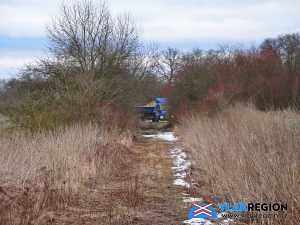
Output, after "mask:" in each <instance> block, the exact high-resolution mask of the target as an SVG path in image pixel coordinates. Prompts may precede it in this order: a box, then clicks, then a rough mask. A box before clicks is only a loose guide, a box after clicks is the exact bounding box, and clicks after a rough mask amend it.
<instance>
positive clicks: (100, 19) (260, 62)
mask: <svg viewBox="0 0 300 225" xmlns="http://www.w3.org/2000/svg"><path fill="white" fill-rule="evenodd" d="M46 32H47V40H48V42H47V46H46V53H47V56H46V57H45V58H43V59H37V60H36V61H35V62H33V63H31V64H27V65H25V66H24V67H23V68H22V69H20V70H19V73H18V74H17V78H13V79H10V80H8V81H6V82H2V84H1V86H0V99H1V101H0V104H1V105H0V106H1V111H2V113H6V114H9V116H10V118H11V119H12V120H13V121H15V123H16V124H19V125H20V126H23V127H26V128H29V129H40V128H50V129H56V127H57V126H60V125H67V124H70V123H74V122H75V121H76V122H84V121H90V120H93V121H96V122H97V123H101V124H105V123H107V124H110V123H111V121H115V122H116V125H117V126H120V127H121V128H123V127H127V126H128V123H130V121H131V119H130V118H134V114H135V113H134V112H135V108H136V106H137V105H142V104H145V103H147V102H149V101H151V100H153V99H154V98H155V97H158V96H161V97H168V98H169V103H170V109H171V110H172V113H173V114H175V115H182V114H183V113H187V112H191V113H193V112H196V113H198V112H210V111H218V110H219V109H222V107H224V106H225V105H227V104H230V103H232V102H234V101H249V100H251V101H253V102H254V103H255V104H256V106H257V107H258V108H259V109H261V110H268V109H271V108H276V109H282V108H286V107H296V108H299V98H300V89H299V86H300V85H299V76H300V71H299V70H300V62H299V60H300V59H299V57H300V34H299V33H292V34H285V35H280V36H278V37H276V38H267V39H265V40H264V41H263V43H262V44H261V45H260V46H259V47H251V48H248V49H245V48H243V47H236V46H220V47H219V48H217V49H215V50H209V51H203V50H201V49H194V50H192V51H190V52H181V51H180V50H178V49H176V48H171V47H170V48H167V49H166V50H163V51H160V50H159V48H158V46H157V45H156V44H153V43H148V42H146V41H145V40H143V38H142V35H141V30H140V29H139V26H138V25H137V24H136V23H135V21H134V20H133V18H132V16H131V15H130V14H129V13H121V14H118V15H117V16H113V15H112V14H111V13H110V11H109V8H108V7H107V5H106V4H105V3H104V2H100V3H97V4H96V3H93V2H92V1H88V0H86V1H83V2H82V1H81V2H79V1H78V2H74V3H70V4H66V3H62V4H61V6H60V14H59V15H58V16H56V17H53V19H52V21H51V22H50V23H49V24H47V25H46Z"/></svg>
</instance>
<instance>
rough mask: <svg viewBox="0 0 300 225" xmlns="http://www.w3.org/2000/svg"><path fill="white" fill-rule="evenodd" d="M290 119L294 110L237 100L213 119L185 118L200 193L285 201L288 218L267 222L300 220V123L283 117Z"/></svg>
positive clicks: (231, 199) (221, 199) (222, 199)
mask: <svg viewBox="0 0 300 225" xmlns="http://www.w3.org/2000/svg"><path fill="white" fill-rule="evenodd" d="M293 118H299V115H298V114H297V113H296V112H294V111H292V110H286V111H276V112H275V111H270V112H260V111H257V110H256V109H254V107H252V106H251V105H250V106H249V105H248V106H245V105H242V104H236V105H235V106H234V107H231V108H229V109H227V110H225V111H223V112H222V114H221V115H219V116H217V117H216V118H208V117H204V116H203V117H198V118H190V119H188V120H184V121H183V123H182V126H181V127H180V133H181V136H182V142H183V144H184V145H185V146H187V147H188V148H189V149H190V150H191V154H192V158H193V159H194V160H195V162H196V164H195V165H194V166H195V168H196V177H195V179H197V181H198V182H199V183H200V184H201V185H202V188H201V192H202V194H204V192H205V191H204V190H207V191H206V194H208V196H210V198H211V199H212V200H214V201H215V202H225V201H228V202H231V203H237V202H254V203H264V202H267V203H287V204H288V209H289V212H288V213H289V216H288V220H272V221H269V222H270V223H271V224H299V223H300V218H299V215H300V203H299V202H300V170H299V162H300V151H299V149H300V138H299V135H300V127H299V126H289V125H287V124H286V123H285V122H284V121H285V119H293ZM248 222H249V221H248ZM252 222H253V223H255V221H252ZM256 222H257V221H256ZM258 222H262V221H258Z"/></svg>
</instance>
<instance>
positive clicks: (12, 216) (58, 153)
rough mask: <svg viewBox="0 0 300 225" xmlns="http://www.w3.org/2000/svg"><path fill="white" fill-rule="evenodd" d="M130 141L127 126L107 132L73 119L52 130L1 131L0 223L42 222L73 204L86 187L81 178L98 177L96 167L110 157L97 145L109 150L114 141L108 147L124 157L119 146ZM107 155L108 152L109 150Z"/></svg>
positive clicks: (115, 154)
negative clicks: (32, 131) (78, 123)
mask: <svg viewBox="0 0 300 225" xmlns="http://www.w3.org/2000/svg"><path fill="white" fill-rule="evenodd" d="M131 141H132V139H131V134H130V132H129V133H128V132H127V133H126V132H125V133H120V131H119V130H118V129H110V130H109V132H107V130H106V129H103V128H101V129H100V128H98V127H96V126H95V125H92V124H87V125H74V126H72V127H68V128H64V129H63V128H62V129H60V130H58V131H57V132H55V133H54V132H46V131H44V132H39V133H34V134H32V133H31V134H28V133H26V132H25V131H22V130H15V131H11V132H6V133H2V134H1V135H0V224H28V223H36V224H43V223H44V222H45V221H48V220H45V219H43V218H44V217H45V215H46V214H47V213H49V211H50V212H51V211H52V210H53V211H55V210H57V209H59V208H60V209H61V208H63V207H65V206H66V205H70V204H71V205H72V204H75V198H74V196H76V195H77V194H78V193H79V192H80V191H81V190H82V189H84V184H85V182H87V181H89V179H101V178H102V177H103V176H102V174H101V173H102V171H98V168H106V167H108V166H109V167H111V165H110V164H111V162H110V160H114V158H113V157H110V158H109V159H108V160H105V159H104V158H101V160H100V159H98V157H97V153H98V151H99V150H98V149H99V146H100V148H102V149H103V151H109V150H110V149H108V148H105V146H107V144H109V145H110V146H114V145H116V147H115V148H114V147H111V149H114V151H115V152H114V156H115V157H118V158H122V154H123V153H122V152H121V151H118V149H119V148H121V147H120V146H122V148H125V149H126V146H127V147H129V146H130V145H131ZM101 146H103V147H101ZM118 154H120V155H121V156H120V155H118ZM105 156H110V154H109V152H107V153H106V154H105V155H104V157H105ZM105 162H107V163H108V165H104V164H105ZM46 216H47V215H46ZM48 217H51V216H49V215H48ZM41 218H42V219H41ZM39 220H41V221H42V222H41V221H40V222H39ZM48 222H51V218H50V219H49V221H48Z"/></svg>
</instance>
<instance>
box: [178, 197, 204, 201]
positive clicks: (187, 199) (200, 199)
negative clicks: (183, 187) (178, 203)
mask: <svg viewBox="0 0 300 225" xmlns="http://www.w3.org/2000/svg"><path fill="white" fill-rule="evenodd" d="M183 201H184V202H202V201H203V199H202V198H192V197H184V198H183Z"/></svg>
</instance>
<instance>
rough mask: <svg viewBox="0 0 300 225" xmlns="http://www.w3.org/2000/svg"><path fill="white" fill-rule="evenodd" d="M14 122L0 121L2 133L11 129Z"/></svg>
mask: <svg viewBox="0 0 300 225" xmlns="http://www.w3.org/2000/svg"><path fill="white" fill-rule="evenodd" d="M12 125H13V124H12V122H11V121H9V120H0V131H3V130H6V129H9V128H11V127H12Z"/></svg>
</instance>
